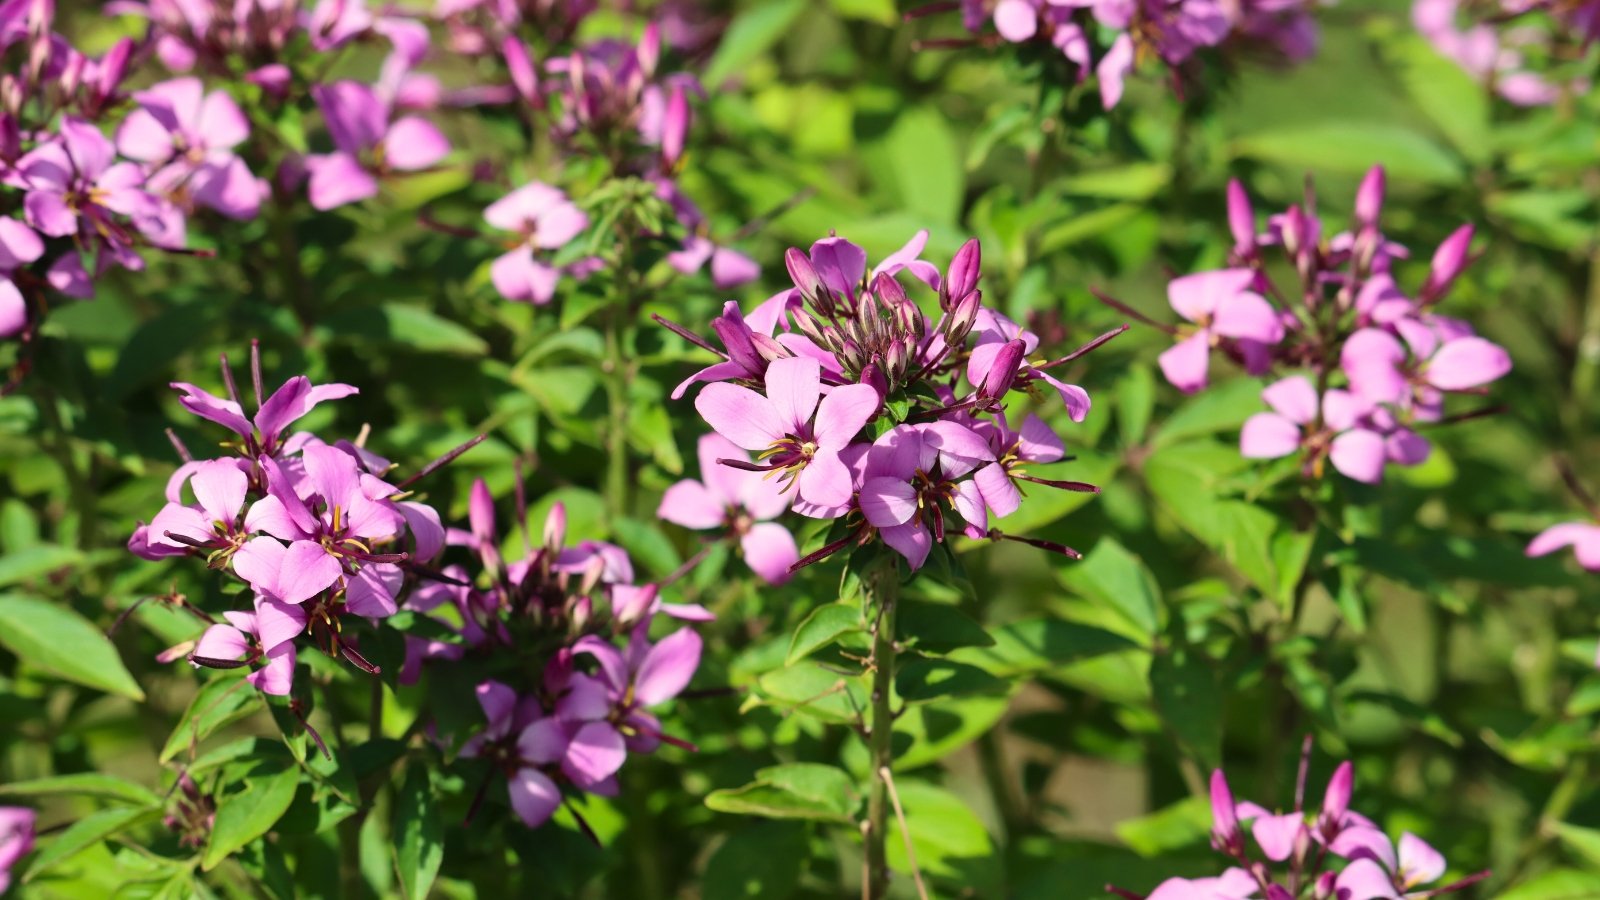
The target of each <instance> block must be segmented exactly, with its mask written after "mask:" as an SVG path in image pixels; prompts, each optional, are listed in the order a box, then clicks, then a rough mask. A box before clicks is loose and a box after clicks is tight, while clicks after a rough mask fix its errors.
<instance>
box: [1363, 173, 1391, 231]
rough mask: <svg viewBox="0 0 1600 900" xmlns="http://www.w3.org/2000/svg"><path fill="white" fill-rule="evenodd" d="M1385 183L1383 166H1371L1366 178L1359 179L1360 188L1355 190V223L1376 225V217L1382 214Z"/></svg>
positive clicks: (1368, 225) (1369, 225)
mask: <svg viewBox="0 0 1600 900" xmlns="http://www.w3.org/2000/svg"><path fill="white" fill-rule="evenodd" d="M1386 182H1387V179H1386V178H1385V176H1384V173H1383V166H1373V167H1372V168H1371V169H1369V170H1367V177H1365V178H1363V179H1361V187H1359V188H1357V189H1356V221H1357V222H1358V223H1360V224H1361V225H1364V226H1367V227H1371V226H1373V225H1376V224H1378V216H1380V215H1381V214H1382V213H1383V194H1384V188H1385V186H1386Z"/></svg>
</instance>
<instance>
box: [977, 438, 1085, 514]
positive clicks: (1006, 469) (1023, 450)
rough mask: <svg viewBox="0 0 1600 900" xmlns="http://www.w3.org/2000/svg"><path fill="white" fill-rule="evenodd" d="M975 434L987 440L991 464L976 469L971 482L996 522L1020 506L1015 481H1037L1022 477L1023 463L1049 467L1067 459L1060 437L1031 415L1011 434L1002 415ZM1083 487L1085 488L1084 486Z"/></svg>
mask: <svg viewBox="0 0 1600 900" xmlns="http://www.w3.org/2000/svg"><path fill="white" fill-rule="evenodd" d="M977 430H978V432H979V433H980V434H983V435H986V436H987V438H988V441H989V446H990V449H992V450H993V451H994V454H995V461H994V462H992V463H989V464H988V465H986V466H984V467H983V468H981V469H979V470H978V471H977V474H975V475H974V476H973V478H974V480H975V481H976V482H977V484H978V489H979V491H980V492H981V493H982V495H983V500H984V503H986V504H987V505H988V507H989V510H990V511H991V512H993V513H994V515H995V517H996V518H1004V517H1005V516H1009V515H1011V514H1012V513H1014V512H1016V511H1017V509H1018V508H1019V507H1020V506H1021V505H1022V491H1021V490H1020V489H1019V486H1018V484H1017V482H1018V481H1019V480H1026V481H1039V480H1038V479H1034V478H1032V477H1031V476H1029V475H1027V474H1026V471H1025V466H1026V464H1027V463H1040V464H1044V463H1053V462H1056V461H1058V460H1060V459H1062V458H1063V457H1065V456H1066V455H1067V448H1066V445H1065V444H1063V443H1062V441H1061V437H1060V436H1059V435H1057V434H1056V433H1055V431H1053V430H1051V428H1050V426H1049V425H1046V424H1045V423H1044V420H1043V419H1040V418H1039V417H1038V416H1036V415H1033V414H1032V413H1029V414H1028V417H1027V418H1026V419H1023V420H1022V428H1021V429H1020V430H1017V431H1012V430H1011V426H1010V425H1009V424H1007V422H1006V418H1005V415H1004V413H1001V414H999V415H998V416H996V420H995V422H994V424H992V425H990V424H988V423H980V424H979V426H978V428H977ZM1043 483H1046V484H1058V485H1066V484H1068V482H1059V483H1051V482H1043ZM1083 487H1084V488H1089V486H1088V485H1083Z"/></svg>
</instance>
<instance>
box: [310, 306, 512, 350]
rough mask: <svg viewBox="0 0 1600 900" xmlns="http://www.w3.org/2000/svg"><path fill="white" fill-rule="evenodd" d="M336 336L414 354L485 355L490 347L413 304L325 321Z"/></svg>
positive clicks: (358, 311)
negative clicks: (376, 343)
mask: <svg viewBox="0 0 1600 900" xmlns="http://www.w3.org/2000/svg"><path fill="white" fill-rule="evenodd" d="M322 325H323V327H326V328H327V329H328V330H329V331H331V332H332V333H333V334H334V335H335V336H336V337H340V338H347V339H357V340H362V341H376V342H384V343H390V344H395V345H398V346H402V347H405V348H407V349H409V350H412V351H423V352H434V353H455V354H459V355H461V356H482V355H484V354H486V353H488V352H489V345H488V343H487V342H485V341H484V340H483V338H480V337H478V336H477V335H476V334H474V333H472V332H471V331H469V330H468V329H466V328H464V327H462V326H460V325H457V324H456V323H454V322H452V321H450V320H449V319H446V318H443V317H442V316H437V315H434V314H433V313H432V312H429V311H428V310H427V309H425V308H424V307H421V306H413V305H411V304H409V303H385V304H384V305H382V306H380V307H378V308H376V309H373V308H372V307H359V308H357V307H352V308H350V309H348V310H342V311H340V312H337V313H334V314H332V315H330V316H328V317H327V319H325V320H324V321H323V322H322Z"/></svg>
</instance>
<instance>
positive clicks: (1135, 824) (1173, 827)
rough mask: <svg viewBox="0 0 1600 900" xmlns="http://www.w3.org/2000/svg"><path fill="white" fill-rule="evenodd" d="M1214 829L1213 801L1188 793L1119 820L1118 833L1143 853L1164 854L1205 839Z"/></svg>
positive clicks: (1148, 854)
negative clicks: (1212, 818)
mask: <svg viewBox="0 0 1600 900" xmlns="http://www.w3.org/2000/svg"><path fill="white" fill-rule="evenodd" d="M1210 831H1211V804H1210V802H1209V801H1207V800H1206V798H1204V797H1185V798H1184V799H1182V800H1179V801H1178V802H1177V803H1174V804H1172V805H1171V806H1164V807H1162V808H1161V809H1158V810H1156V811H1155V812H1151V813H1146V814H1145V815H1142V816H1139V817H1138V818H1135V819H1127V820H1125V821H1123V822H1119V823H1117V837H1119V838H1122V842H1123V843H1124V844H1127V845H1128V846H1129V847H1130V848H1132V850H1133V851H1134V852H1135V853H1138V854H1139V855H1140V856H1160V855H1161V854H1163V853H1168V852H1171V851H1173V850H1181V849H1183V848H1185V847H1189V846H1192V845H1194V844H1197V843H1199V842H1200V841H1201V839H1202V838H1204V837H1205V836H1206V834H1208V833H1209V832H1210Z"/></svg>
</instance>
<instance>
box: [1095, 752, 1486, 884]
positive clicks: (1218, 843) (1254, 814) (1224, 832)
mask: <svg viewBox="0 0 1600 900" xmlns="http://www.w3.org/2000/svg"><path fill="white" fill-rule="evenodd" d="M1309 748H1310V743H1309V741H1308V742H1307V750H1308V753H1307V756H1309ZM1305 780H1306V761H1305V760H1304V759H1303V760H1302V763H1301V770H1300V780H1299V787H1298V789H1297V790H1296V792H1295V806H1294V808H1293V809H1291V810H1290V811H1288V812H1273V811H1271V810H1268V809H1266V808H1264V807H1262V806H1259V805H1257V804H1255V803H1251V802H1249V801H1244V802H1237V801H1235V800H1234V797H1233V792H1232V791H1231V790H1230V789H1229V787H1228V779H1227V777H1226V776H1224V775H1223V773H1222V770H1220V769H1219V770H1217V771H1215V772H1213V773H1212V774H1211V817H1212V826H1211V846H1212V847H1213V848H1215V849H1216V850H1217V852H1219V853H1221V854H1223V855H1225V856H1227V857H1228V858H1229V859H1231V860H1232V861H1233V862H1234V863H1235V865H1234V866H1233V867H1232V868H1229V869H1228V870H1227V871H1225V872H1223V873H1222V874H1221V875H1220V876H1217V877H1213V878H1169V879H1167V880H1166V881H1163V882H1162V883H1161V884H1160V885H1158V886H1157V887H1156V889H1155V891H1153V892H1152V893H1151V894H1150V895H1149V896H1148V897H1147V898H1143V900H1294V898H1297V897H1302V896H1309V897H1313V898H1315V900H1400V898H1403V897H1434V896H1438V895H1440V894H1445V893H1451V892H1454V891H1458V890H1461V889H1463V888H1465V887H1467V886H1469V885H1471V884H1475V883H1477V882H1478V881H1481V880H1483V879H1484V878H1487V877H1488V876H1489V873H1488V872H1479V873H1477V874H1475V875H1471V876H1468V877H1467V878H1464V879H1461V880H1459V881H1456V882H1453V883H1451V884H1448V885H1444V886H1442V887H1435V888H1428V887H1426V886H1427V885H1430V884H1433V883H1434V882H1436V881H1438V880H1439V879H1440V878H1442V877H1444V874H1445V871H1446V864H1445V859H1444V857H1443V856H1442V855H1440V853H1439V851H1437V850H1435V849H1434V848H1433V847H1431V846H1429V845H1428V844H1427V842H1425V841H1424V840H1422V839H1421V838H1419V837H1417V836H1416V835H1414V834H1411V833H1410V832H1407V833H1405V834H1402V835H1401V836H1400V840H1399V841H1398V842H1396V841H1392V840H1390V838H1389V836H1388V835H1387V834H1385V833H1384V832H1383V830H1382V829H1380V828H1379V827H1378V826H1377V825H1376V824H1374V823H1373V821H1372V820H1371V819H1369V818H1367V817H1366V816H1363V815H1361V814H1360V813H1358V812H1356V811H1354V810H1352V809H1351V808H1350V799H1351V792H1352V789H1353V787H1354V773H1353V770H1352V768H1351V766H1350V763H1349V762H1344V763H1341V764H1340V765H1339V767H1338V768H1337V769H1336V770H1334V773H1333V777H1332V778H1330V779H1329V780H1328V787H1327V790H1326V792H1325V793H1324V794H1323V798H1322V808H1321V809H1320V810H1319V811H1318V812H1317V813H1316V814H1315V815H1310V814H1309V813H1308V812H1307V811H1306V810H1305V809H1303V808H1302V805H1301V803H1302V798H1303V797H1304V794H1305ZM1252 839H1253V846H1252ZM1335 860H1342V861H1343V863H1342V865H1338V867H1337V868H1335V865H1336V863H1335ZM1110 890H1111V891H1112V892H1113V893H1116V894H1118V895H1120V896H1123V897H1127V898H1131V900H1141V898H1139V895H1137V894H1134V893H1131V892H1129V891H1124V890H1121V889H1119V888H1110ZM1307 890H1309V894H1307V893H1303V892H1304V891H1307Z"/></svg>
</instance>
